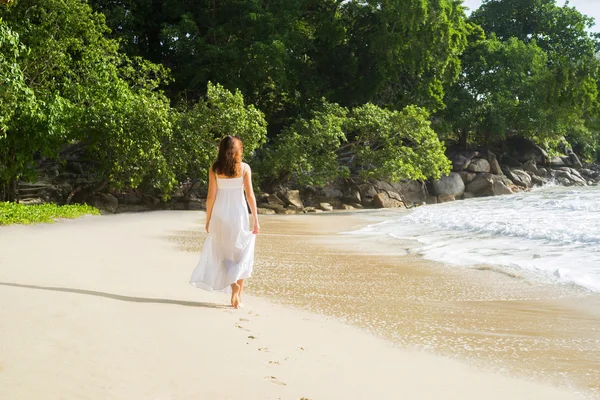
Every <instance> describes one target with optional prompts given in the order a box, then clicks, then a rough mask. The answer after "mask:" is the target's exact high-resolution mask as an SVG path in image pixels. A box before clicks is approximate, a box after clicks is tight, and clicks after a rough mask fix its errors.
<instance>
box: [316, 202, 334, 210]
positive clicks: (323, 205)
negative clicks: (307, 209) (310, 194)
mask: <svg viewBox="0 0 600 400" xmlns="http://www.w3.org/2000/svg"><path fill="white" fill-rule="evenodd" d="M319 207H321V210H323V211H333V206H332V205H331V204H329V203H320V204H319Z"/></svg>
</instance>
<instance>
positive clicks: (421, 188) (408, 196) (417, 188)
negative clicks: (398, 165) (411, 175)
mask: <svg viewBox="0 0 600 400" xmlns="http://www.w3.org/2000/svg"><path fill="white" fill-rule="evenodd" d="M390 185H391V186H392V188H393V189H392V191H394V192H396V193H401V194H402V197H401V198H402V199H403V200H404V201H405V202H406V203H409V204H420V203H422V202H423V201H425V197H427V192H426V190H425V189H426V186H425V185H424V184H423V183H422V182H419V181H413V180H408V179H407V180H402V181H400V182H391V183H390ZM398 197H400V196H398Z"/></svg>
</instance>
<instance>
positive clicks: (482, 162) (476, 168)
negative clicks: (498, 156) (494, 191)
mask: <svg viewBox="0 0 600 400" xmlns="http://www.w3.org/2000/svg"><path fill="white" fill-rule="evenodd" d="M466 169H467V171H471V172H490V170H491V169H490V163H489V162H488V161H487V160H486V159H485V158H474V159H472V160H471V163H470V164H469V166H468V167H467V168H466Z"/></svg>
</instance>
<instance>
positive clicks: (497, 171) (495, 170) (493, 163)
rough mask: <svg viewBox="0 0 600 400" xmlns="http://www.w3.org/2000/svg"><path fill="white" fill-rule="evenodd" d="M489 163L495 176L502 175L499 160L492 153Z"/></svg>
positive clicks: (489, 153) (489, 156)
mask: <svg viewBox="0 0 600 400" xmlns="http://www.w3.org/2000/svg"><path fill="white" fill-rule="evenodd" d="M488 163H489V164H490V172H491V173H492V174H494V175H502V168H500V163H499V162H498V158H497V157H496V155H495V154H494V153H492V152H491V151H489V152H488Z"/></svg>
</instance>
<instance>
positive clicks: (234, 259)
mask: <svg viewBox="0 0 600 400" xmlns="http://www.w3.org/2000/svg"><path fill="white" fill-rule="evenodd" d="M245 171H246V165H245V164H242V176H241V177H239V178H219V177H217V196H216V198H215V203H214V206H213V211H212V216H211V218H210V223H209V226H208V232H209V233H208V236H207V238H206V240H205V241H204V245H203V247H202V254H201V256H200V261H199V262H198V266H196V268H195V269H194V272H192V277H191V278H190V284H191V285H192V286H194V287H197V288H200V289H204V290H209V291H219V292H226V293H230V292H231V284H232V283H234V282H236V281H238V280H240V279H247V278H249V277H250V275H251V274H252V266H253V264H254V243H255V240H256V235H254V234H253V233H252V231H250V224H249V222H248V208H247V206H246V199H245V197H244V173H245Z"/></svg>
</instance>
